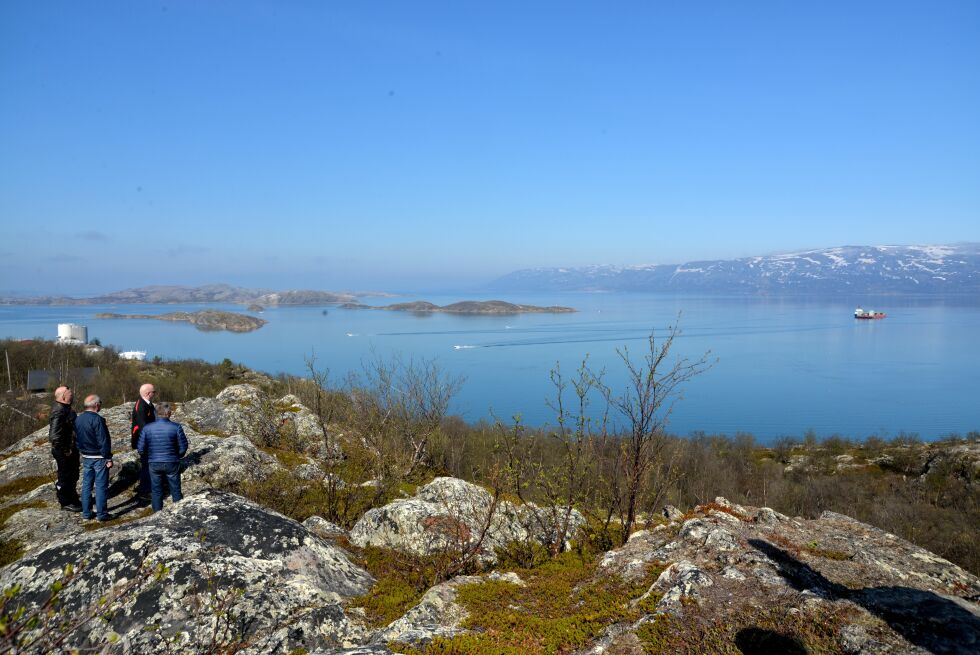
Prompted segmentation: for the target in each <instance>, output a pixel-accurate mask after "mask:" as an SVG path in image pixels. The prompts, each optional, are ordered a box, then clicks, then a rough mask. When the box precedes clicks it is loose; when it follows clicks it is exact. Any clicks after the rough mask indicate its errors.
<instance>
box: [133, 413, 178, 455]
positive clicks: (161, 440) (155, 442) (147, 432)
mask: <svg viewBox="0 0 980 655" xmlns="http://www.w3.org/2000/svg"><path fill="white" fill-rule="evenodd" d="M136 450H138V451H140V455H143V454H146V461H148V462H179V461H180V458H181V457H183V456H184V454H185V453H186V452H187V436H186V435H185V434H184V428H182V427H180V423H174V422H173V421H171V420H170V419H168V418H158V419H157V420H155V421H153V422H152V423H147V424H146V426H145V427H144V428H143V429H142V430H140V438H139V441H138V442H136Z"/></svg>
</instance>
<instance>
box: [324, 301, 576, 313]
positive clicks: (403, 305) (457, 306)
mask: <svg viewBox="0 0 980 655" xmlns="http://www.w3.org/2000/svg"><path fill="white" fill-rule="evenodd" d="M340 308H341V309H385V310H388V311H393V312H414V313H417V314H570V313H572V312H575V311H577V310H576V309H575V308H573V307H560V306H558V305H551V306H548V307H539V306H537V305H516V304H514V303H509V302H505V301H503V300H466V301H463V302H454V303H452V304H450V305H442V306H439V305H436V304H435V303H431V302H426V301H424V300H416V301H415V302H400V303H395V304H393V305H381V306H378V307H375V306H373V305H365V304H362V303H354V302H348V303H344V304H343V305H341V306H340Z"/></svg>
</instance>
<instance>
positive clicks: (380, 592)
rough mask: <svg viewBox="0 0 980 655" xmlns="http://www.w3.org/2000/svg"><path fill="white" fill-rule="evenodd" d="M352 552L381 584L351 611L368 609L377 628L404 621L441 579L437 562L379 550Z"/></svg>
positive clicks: (363, 549) (357, 601)
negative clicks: (428, 590)
mask: <svg viewBox="0 0 980 655" xmlns="http://www.w3.org/2000/svg"><path fill="white" fill-rule="evenodd" d="M343 545H345V546H347V544H343ZM351 550H352V551H353V554H354V559H355V563H356V564H358V565H359V566H361V567H362V568H364V569H366V570H367V572H368V573H370V574H371V575H373V576H374V578H375V580H377V582H376V583H375V584H374V586H373V587H371V590H370V591H369V592H368V593H367V594H365V595H364V596H361V597H359V598H356V599H354V601H353V602H351V607H360V608H363V609H364V613H365V615H366V617H367V620H368V623H370V624H371V625H372V626H374V627H381V626H385V625H388V624H389V623H391V622H392V621H394V620H395V619H397V618H399V617H401V616H402V615H403V614H405V612H407V611H408V610H409V609H411V608H412V607H413V606H414V605H415V604H416V603H417V602H418V601H419V599H420V598H422V596H423V594H425V592H426V590H427V589H428V588H429V587H431V586H432V585H433V584H435V581H436V580H437V579H438V570H437V562H436V560H435V558H426V557H418V556H415V555H409V554H407V553H402V552H399V551H397V550H391V549H388V548H379V547H377V546H367V547H365V548H359V549H353V548H352V549H351Z"/></svg>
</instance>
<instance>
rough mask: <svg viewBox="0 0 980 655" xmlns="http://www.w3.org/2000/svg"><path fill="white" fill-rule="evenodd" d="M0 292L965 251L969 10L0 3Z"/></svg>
mask: <svg viewBox="0 0 980 655" xmlns="http://www.w3.org/2000/svg"><path fill="white" fill-rule="evenodd" d="M0 228H2V230H0V290H2V291H10V290H16V291H21V292H39V291H43V292H65V293H80V292H101V291H107V290H115V289H119V288H123V287H128V286H137V285H142V284H149V283H205V282H218V281H223V282H230V283H235V284H243V285H248V286H268V287H309V288H321V289H364V288H381V289H387V290H425V289H437V288H442V289H452V288H462V287H465V286H467V285H470V284H474V285H475V284H479V283H481V282H485V281H488V280H490V279H492V278H494V277H496V276H497V275H501V274H504V273H507V272H510V271H512V270H514V269H518V268H524V267H531V266H558V265H569V266H574V265H583V264H592V263H613V264H643V263H673V262H681V261H685V260H690V259H699V258H728V257H738V256H745V255H753V254H763V253H768V252H774V251H785V250H793V249H798V248H810V247H822V246H833V245H845V244H881V243H946V242H953V241H980V2H976V1H975V0H968V1H965V2H954V1H946V0H939V1H934V2H932V1H925V0H923V1H920V2H902V1H895V0H887V1H883V2H861V1H858V2H854V1H851V0H849V1H846V2H789V1H779V2H755V1H753V2H729V1H727V0H719V1H718V2H684V3H676V2H671V3H668V2H636V3H630V2H615V3H614V2H601V3H600V2H567V1H565V2H554V3H548V2H479V3H477V2H460V1H458V0H457V1H453V2H424V1H422V0H414V1H411V2H370V1H362V0H358V1H357V2H348V3H341V2H313V1H309V2H299V1H281V0H280V1H272V0H270V1H268V2H212V1H201V0H195V1H171V0H164V1H160V2H142V1H134V0H125V1H120V2H74V1H71V2H35V1H33V0H23V1H15V0H11V1H9V2H3V3H0Z"/></svg>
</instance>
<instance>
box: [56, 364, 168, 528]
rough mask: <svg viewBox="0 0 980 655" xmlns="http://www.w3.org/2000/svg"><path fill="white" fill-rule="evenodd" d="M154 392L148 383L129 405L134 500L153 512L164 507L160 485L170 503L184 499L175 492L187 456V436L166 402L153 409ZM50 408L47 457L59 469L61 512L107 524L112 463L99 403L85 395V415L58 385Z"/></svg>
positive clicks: (109, 517) (72, 393)
mask: <svg viewBox="0 0 980 655" xmlns="http://www.w3.org/2000/svg"><path fill="white" fill-rule="evenodd" d="M155 395H156V389H155V388H154V386H153V385H152V384H144V385H143V386H141V387H140V393H139V396H140V397H139V399H138V400H137V401H136V404H135V405H134V406H133V414H132V433H131V440H130V445H131V446H132V448H133V449H134V450H137V451H139V455H140V466H139V482H138V484H137V486H136V493H135V495H134V499H135V501H136V502H137V503H146V502H147V501H149V502H150V503H151V505H152V506H153V511H154V512H158V511H160V510H161V509H163V485H164V481H166V483H167V485H168V486H169V487H170V497H171V499H172V500H173V501H174V502H177V501H179V500H181V499H182V498H183V494H182V493H181V489H180V460H181V459H182V458H183V457H184V455H185V454H186V453H187V436H186V435H185V434H184V429H183V427H181V425H180V423H175V422H174V421H171V420H170V413H171V407H170V403H157V404H155V405H154V403H153V397H154V396H155ZM54 399H55V401H56V402H55V405H54V408H53V409H52V411H51V415H50V418H49V422H48V440H49V441H50V442H51V455H52V456H53V457H54V460H55V463H56V464H57V466H58V481H57V482H56V483H55V492H56V494H57V496H58V503H59V504H60V505H61V508H62V509H64V510H68V511H75V512H81V513H82V517H83V518H85V519H91V518H95V519H97V520H99V521H109V520H111V519H112V518H114V517H112V516H110V514H109V511H108V495H109V493H108V491H109V470H110V469H111V468H112V467H113V463H112V439H111V438H110V436H109V427H108V426H107V425H106V421H105V419H104V418H103V417H102V416H101V415H100V414H99V412H100V411H101V410H102V399H101V398H99V397H98V396H97V395H96V394H90V395H88V396H86V397H85V402H84V403H83V405H84V411H83V412H82V413H81V414H76V413H75V411H74V410H73V409H72V400H73V399H74V392H73V391H72V389H71V387H68V386H60V387H58V388H57V389H55V391H54ZM80 468H81V470H82V476H81V477H82V489H81V496H80V497H79V493H78V478H79V469H80ZM93 487H94V489H95V516H94V517H93V515H92V490H93Z"/></svg>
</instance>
